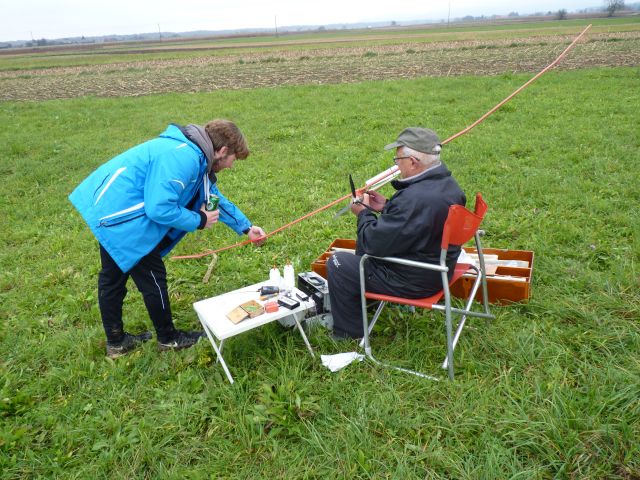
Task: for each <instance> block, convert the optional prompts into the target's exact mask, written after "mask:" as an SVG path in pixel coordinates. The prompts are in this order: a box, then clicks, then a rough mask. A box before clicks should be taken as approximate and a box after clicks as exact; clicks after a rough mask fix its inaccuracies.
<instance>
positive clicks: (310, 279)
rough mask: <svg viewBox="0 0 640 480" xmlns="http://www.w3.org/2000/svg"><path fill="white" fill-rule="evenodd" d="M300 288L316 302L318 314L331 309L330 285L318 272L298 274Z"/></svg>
mask: <svg viewBox="0 0 640 480" xmlns="http://www.w3.org/2000/svg"><path fill="white" fill-rule="evenodd" d="M298 290H301V291H302V292H304V293H305V294H307V295H309V297H310V298H311V299H312V300H313V301H314V303H315V304H316V315H320V314H322V313H328V312H330V311H331V303H330V300H329V285H328V283H327V281H326V280H325V279H324V278H322V277H321V276H320V275H318V274H317V273H316V272H302V273H299V274H298Z"/></svg>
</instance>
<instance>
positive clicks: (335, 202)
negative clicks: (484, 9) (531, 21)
mask: <svg viewBox="0 0 640 480" xmlns="http://www.w3.org/2000/svg"><path fill="white" fill-rule="evenodd" d="M590 28H591V24H589V25H587V27H586V28H585V29H584V30H583V31H582V32H581V33H580V35H578V36H577V37H576V38H575V39H574V40H573V42H571V44H570V45H569V46H568V47H567V48H565V49H564V51H563V52H562V53H561V54H560V55H558V57H557V58H556V59H555V60H554V61H553V62H551V63H550V64H549V65H547V66H546V67H545V68H543V69H542V70H540V71H539V72H538V73H537V74H536V75H535V76H534V77H532V78H531V79H529V80H528V81H527V82H526V83H525V84H523V85H522V86H520V87H519V88H518V89H517V90H515V91H514V92H513V93H512V94H511V95H509V96H508V97H507V98H505V99H504V100H502V101H501V102H500V103H498V104H497V105H496V106H495V107H493V108H492V109H491V110H489V111H488V112H487V113H485V114H484V115H482V116H481V117H480V118H479V119H478V120H476V121H475V122H473V123H472V124H471V125H469V126H468V127H466V128H465V129H463V130H460V131H459V132H458V133H456V134H455V135H452V136H451V137H449V138H447V139H446V140H444V141H443V142H442V144H443V145H444V144H447V143H449V142H451V141H452V140H455V139H456V138H458V137H461V136H462V135H464V134H465V133H467V132H469V131H470V130H471V129H473V128H474V127H476V126H478V125H479V124H481V123H482V122H484V121H485V120H486V119H487V117H489V116H490V115H491V114H493V113H494V112H495V111H496V110H498V109H499V108H500V107H502V106H503V105H504V104H505V103H507V102H508V101H509V100H511V99H512V98H513V97H515V96H516V95H518V94H519V93H520V92H521V91H522V90H524V89H525V88H527V87H528V86H529V85H531V84H532V83H533V82H535V81H536V80H537V79H538V78H540V77H541V76H542V75H544V74H545V73H547V72H548V71H549V70H550V69H552V68H553V67H555V66H556V65H557V64H558V63H559V62H560V60H562V59H563V58H564V56H565V55H566V54H567V53H568V52H569V50H571V49H572V48H573V47H574V46H575V45H576V43H578V41H580V39H581V38H582V37H583V36H584V35H585V33H587V31H588V30H589V29H590ZM395 174H397V173H396V172H390V173H389V174H388V175H386V176H383V177H382V178H380V179H379V180H382V179H384V178H386V177H388V176H389V175H395ZM360 190H364V189H360ZM360 190H359V191H360ZM350 197H351V194H347V195H345V196H344V197H340V198H338V199H336V200H334V201H332V202H330V203H328V204H327V205H324V206H323V207H320V208H318V209H316V210H314V211H312V212H309V213H307V214H306V215H303V216H302V217H300V218H298V219H296V220H293V221H292V222H289V223H287V224H285V225H283V226H281V227H280V228H276V229H275V230H273V231H272V232H269V233H267V234H266V235H265V237H263V238H269V237H271V236H273V235H275V234H276V233H279V232H281V231H282V230H285V229H287V228H289V227H291V226H293V225H295V224H296V223H300V222H301V221H303V220H306V219H307V218H309V217H312V216H314V215H316V214H318V213H320V212H322V211H323V210H326V209H327V208H331V207H333V206H334V205H336V204H338V203H340V202H342V201H343V200H346V199H347V198H350ZM249 243H251V240H245V241H244V242H238V243H234V244H233V245H228V246H226V247H222V248H217V249H215V250H207V251H206V252H202V253H196V254H193V255H177V256H174V257H171V259H173V260H182V259H188V258H202V257H206V256H207V255H213V254H214V253H218V252H224V251H225V250H231V249H232V248H236V247H240V246H242V245H248V244H249Z"/></svg>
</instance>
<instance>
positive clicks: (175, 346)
mask: <svg viewBox="0 0 640 480" xmlns="http://www.w3.org/2000/svg"><path fill="white" fill-rule="evenodd" d="M204 335H205V334H204V332H185V331H183V330H176V335H175V337H173V339H172V340H169V341H167V342H160V341H158V348H160V351H161V352H164V351H166V350H182V349H183V348H189V347H193V346H194V345H195V344H196V343H198V340H200V338H201V337H204Z"/></svg>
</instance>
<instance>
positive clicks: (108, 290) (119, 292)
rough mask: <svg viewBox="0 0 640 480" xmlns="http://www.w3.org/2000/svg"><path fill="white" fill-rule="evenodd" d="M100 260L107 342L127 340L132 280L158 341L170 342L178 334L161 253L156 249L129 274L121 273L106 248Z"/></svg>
mask: <svg viewBox="0 0 640 480" xmlns="http://www.w3.org/2000/svg"><path fill="white" fill-rule="evenodd" d="M100 259H101V261H102V270H101V271H100V274H99V276H98V304H99V306H100V314H101V316H102V325H103V326H104V331H105V333H106V334H107V341H108V342H109V343H118V342H120V341H122V338H123V336H124V325H123V323H122V303H123V301H124V297H125V296H126V295H127V280H128V279H129V277H131V278H132V279H133V281H134V282H135V284H136V286H137V287H138V290H140V293H142V298H143V299H144V304H145V306H146V307H147V312H148V313H149V317H150V318H151V321H152V322H153V326H154V328H155V330H156V335H157V338H158V341H161V342H164V341H170V340H171V339H172V338H173V337H174V335H175V331H176V330H175V327H174V326H173V320H172V319H171V306H170V305H169V294H168V291H167V270H166V268H165V266H164V262H163V261H162V257H161V256H160V249H159V248H155V249H154V250H153V251H152V252H151V253H149V254H148V255H147V256H146V257H144V258H142V260H140V261H139V262H138V263H137V264H136V265H135V266H134V267H133V268H132V269H131V270H129V271H128V272H126V273H125V272H123V271H122V270H120V267H118V265H117V264H116V262H115V261H114V260H113V258H111V255H109V254H108V253H107V251H106V250H105V249H104V248H103V247H102V245H100Z"/></svg>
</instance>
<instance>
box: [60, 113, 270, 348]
mask: <svg viewBox="0 0 640 480" xmlns="http://www.w3.org/2000/svg"><path fill="white" fill-rule="evenodd" d="M248 156H249V148H248V146H247V142H246V140H245V138H244V135H243V134H242V132H241V131H240V129H239V128H238V127H237V126H236V125H235V124H234V123H232V122H230V121H228V120H212V121H210V122H208V123H207V124H206V125H204V127H201V126H199V125H193V124H190V125H187V126H185V127H182V126H179V125H174V124H172V125H169V127H168V128H167V129H166V130H165V131H164V132H163V133H162V134H160V136H159V137H158V138H155V139H153V140H149V141H147V142H144V143H142V144H140V145H137V146H135V147H133V148H131V149H129V150H127V151H126V152H124V153H122V154H120V155H118V156H116V157H114V158H112V159H111V160H109V161H108V162H106V163H105V164H103V165H102V166H100V167H99V168H98V169H97V170H95V171H94V172H93V173H92V174H90V175H89V176H88V177H87V178H86V179H85V180H84V181H83V182H82V183H81V184H80V185H79V186H78V187H77V188H76V189H75V190H74V191H73V192H72V193H71V195H69V199H70V200H71V202H72V203H73V205H74V206H75V207H76V209H77V210H78V211H79V212H80V214H81V215H82V217H83V218H84V220H85V221H86V222H87V224H88V225H89V228H90V229H91V231H92V232H93V234H94V235H95V237H96V238H97V240H98V242H99V246H100V258H101V261H102V270H101V271H100V274H99V277H98V303H99V306H100V314H101V316H102V324H103V326H104V330H105V333H106V335H107V356H108V357H110V358H116V357H119V356H120V355H123V354H125V353H127V352H129V351H131V350H133V349H134V348H136V347H138V346H139V345H140V344H141V343H142V342H145V341H147V340H149V339H150V338H151V334H150V333H149V332H145V333H142V334H140V335H132V334H130V333H127V332H125V331H124V325H123V323H122V303H123V301H124V297H125V295H126V294H127V288H126V284H127V280H128V278H129V277H131V278H132V279H133V281H134V282H135V284H136V286H137V287H138V290H140V292H141V293H142V296H143V299H144V303H145V306H146V308H147V311H148V313H149V317H150V318H151V321H152V322H153V326H154V328H155V331H156V335H157V340H158V344H159V347H160V350H172V349H173V350H178V349H182V348H188V347H191V346H193V345H194V344H195V343H196V342H197V341H198V340H199V339H200V337H201V336H203V334H202V332H186V331H182V330H177V329H176V328H175V327H174V325H173V320H172V318H171V307H170V304H169V295H168V292H167V276H166V269H165V266H164V262H163V260H162V257H164V256H165V255H166V254H167V253H169V252H170V251H171V249H172V248H173V247H174V246H175V245H176V244H177V243H178V242H179V241H180V240H181V239H182V237H183V236H184V235H185V234H186V233H187V232H193V231H194V230H197V229H205V228H210V227H211V226H213V224H214V223H216V222H218V221H221V222H223V223H224V224H226V225H227V226H229V227H230V228H231V229H233V230H234V231H235V232H236V233H238V234H246V235H248V236H249V239H250V240H252V241H253V242H254V243H255V244H256V245H261V244H262V243H264V241H265V239H266V238H265V232H264V231H263V230H262V228H260V227H257V226H255V225H252V224H251V222H250V221H249V219H248V218H247V217H246V216H245V215H244V214H243V213H242V211H241V210H240V209H239V208H238V207H236V206H235V205H234V204H233V203H232V202H231V201H230V200H228V199H227V198H226V197H225V196H224V195H223V194H222V193H221V192H220V191H219V190H218V187H217V184H216V182H217V178H216V174H217V173H218V172H220V171H222V170H224V169H225V168H232V166H233V163H234V161H235V160H236V159H245V158H247V157H248ZM210 194H213V195H216V196H217V197H218V198H219V204H218V207H217V209H215V210H213V211H207V210H206V208H205V204H206V202H207V200H208V199H209V195H210Z"/></svg>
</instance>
